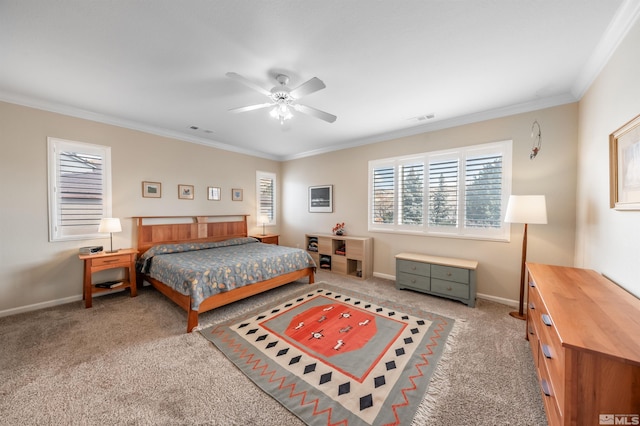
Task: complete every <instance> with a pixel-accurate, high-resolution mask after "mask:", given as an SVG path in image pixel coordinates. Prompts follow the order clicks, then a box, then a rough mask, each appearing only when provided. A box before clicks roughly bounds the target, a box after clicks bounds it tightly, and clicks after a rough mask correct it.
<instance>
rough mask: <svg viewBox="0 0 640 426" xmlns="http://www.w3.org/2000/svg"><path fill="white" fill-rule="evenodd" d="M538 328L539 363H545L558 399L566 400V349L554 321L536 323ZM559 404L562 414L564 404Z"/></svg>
mask: <svg viewBox="0 0 640 426" xmlns="http://www.w3.org/2000/svg"><path fill="white" fill-rule="evenodd" d="M548 318H550V317H548ZM536 330H537V332H538V339H539V340H540V348H539V350H540V353H539V354H538V357H539V359H540V361H539V363H540V364H543V363H544V364H545V368H546V370H547V371H548V374H549V380H550V381H551V383H552V385H553V388H554V389H555V393H556V397H557V399H558V401H564V392H565V389H564V349H563V348H562V345H561V343H560V338H559V337H558V334H557V332H556V330H555V327H554V326H553V322H552V325H550V326H548V325H546V323H545V321H542V326H540V325H539V324H536ZM558 406H559V407H560V412H561V414H562V411H563V410H562V404H558Z"/></svg>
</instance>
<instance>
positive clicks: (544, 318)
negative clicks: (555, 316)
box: [542, 314, 553, 327]
mask: <svg viewBox="0 0 640 426" xmlns="http://www.w3.org/2000/svg"><path fill="white" fill-rule="evenodd" d="M542 322H543V323H544V325H546V326H547V327H551V326H552V325H553V322H551V317H550V316H549V315H547V314H542Z"/></svg>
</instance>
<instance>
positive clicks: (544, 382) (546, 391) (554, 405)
mask: <svg viewBox="0 0 640 426" xmlns="http://www.w3.org/2000/svg"><path fill="white" fill-rule="evenodd" d="M539 351H540V352H541V351H542V349H541V348H540V349H539ZM540 357H542V353H540ZM538 373H539V374H540V390H541V391H542V401H543V403H544V406H545V411H546V413H547V418H548V420H549V424H550V425H561V424H562V413H561V411H560V408H559V404H558V401H560V399H559V398H560V396H559V395H558V394H557V393H556V389H555V388H554V386H553V383H552V381H551V380H550V377H549V371H548V370H547V367H546V365H545V363H544V362H542V361H541V362H540V365H539V368H538Z"/></svg>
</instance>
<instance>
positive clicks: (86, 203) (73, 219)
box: [47, 138, 111, 241]
mask: <svg viewBox="0 0 640 426" xmlns="http://www.w3.org/2000/svg"><path fill="white" fill-rule="evenodd" d="M47 149H48V165H49V241H64V240H79V239H90V238H101V237H104V235H103V234H100V233H98V225H99V224H100V219H102V218H103V217H111V148H109V147H106V146H99V145H91V144H86V143H81V142H72V141H67V140H62V139H55V138H47Z"/></svg>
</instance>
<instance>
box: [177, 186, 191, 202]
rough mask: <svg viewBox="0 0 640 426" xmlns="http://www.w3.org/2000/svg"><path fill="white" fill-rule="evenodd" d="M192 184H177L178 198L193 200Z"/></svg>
mask: <svg viewBox="0 0 640 426" xmlns="http://www.w3.org/2000/svg"><path fill="white" fill-rule="evenodd" d="M193 191H194V190H193V185H178V198H180V199H181V200H193Z"/></svg>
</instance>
